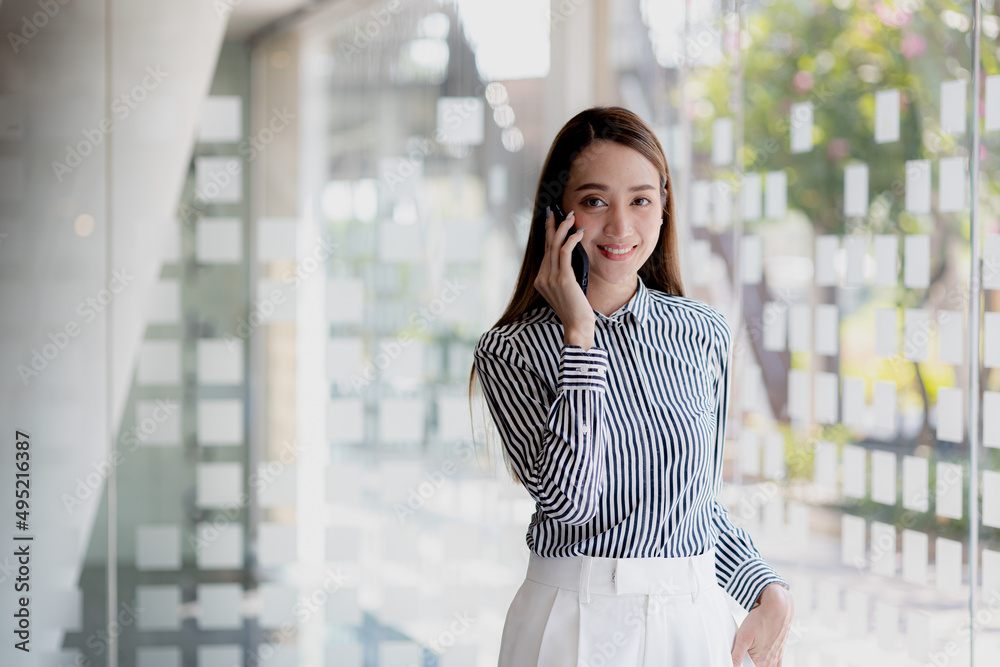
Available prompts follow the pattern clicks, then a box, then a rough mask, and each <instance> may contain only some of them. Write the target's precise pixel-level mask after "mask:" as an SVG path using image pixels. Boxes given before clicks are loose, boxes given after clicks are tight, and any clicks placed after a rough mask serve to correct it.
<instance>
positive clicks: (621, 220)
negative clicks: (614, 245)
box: [604, 206, 632, 239]
mask: <svg viewBox="0 0 1000 667" xmlns="http://www.w3.org/2000/svg"><path fill="white" fill-rule="evenodd" d="M609 213H610V215H609V216H608V217H607V223H606V224H605V226H604V233H605V234H606V235H607V236H610V237H612V238H621V239H624V238H627V237H628V235H629V234H630V233H631V231H632V227H631V223H630V222H629V219H628V209H627V208H624V207H622V206H612V207H611V209H610V211H609Z"/></svg>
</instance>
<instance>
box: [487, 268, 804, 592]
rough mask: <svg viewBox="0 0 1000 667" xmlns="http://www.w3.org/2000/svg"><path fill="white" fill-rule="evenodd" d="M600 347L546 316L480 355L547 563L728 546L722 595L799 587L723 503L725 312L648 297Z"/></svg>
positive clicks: (603, 332)
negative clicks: (578, 341)
mask: <svg viewBox="0 0 1000 667" xmlns="http://www.w3.org/2000/svg"><path fill="white" fill-rule="evenodd" d="M594 313H595V316H596V323H595V328H594V346H593V347H592V348H590V349H589V350H584V349H583V348H582V347H580V346H578V345H566V344H565V343H564V332H563V326H562V322H561V321H560V320H559V317H558V316H557V315H556V313H555V311H554V310H552V308H550V307H549V306H547V305H543V306H541V307H538V308H535V309H533V310H531V311H528V312H527V313H525V314H524V315H523V316H522V317H521V318H520V319H519V320H518V321H517V322H514V323H511V324H508V325H505V326H502V327H497V328H494V329H491V330H489V331H487V332H486V333H485V334H483V336H482V337H481V338H480V339H479V343H478V344H477V345H476V349H475V366H476V371H477V373H478V374H479V378H480V382H481V384H482V387H483V396H484V398H485V399H486V403H487V405H488V407H489V410H490V413H491V414H492V416H493V420H494V421H495V422H496V425H497V430H498V431H499V433H500V436H501V440H502V441H503V445H504V448H505V449H506V451H507V454H508V457H509V459H510V461H511V466H512V467H513V469H514V471H515V472H516V473H517V475H518V477H519V478H520V479H521V480H522V482H523V483H524V485H525V488H526V489H527V491H528V493H529V494H530V495H531V497H532V499H533V500H534V501H535V512H534V514H533V515H532V517H531V523H530V525H529V526H528V532H527V534H526V539H527V544H528V548H529V549H530V550H531V551H532V552H534V553H536V554H538V555H539V556H548V557H551V556H575V555H590V556H602V557H617V558H623V557H654V556H659V557H677V556H693V555H696V554H700V553H704V552H705V551H706V550H707V549H709V548H711V547H712V546H716V577H717V579H718V582H719V585H720V586H721V587H722V588H724V589H725V590H726V592H728V593H729V594H730V595H732V596H733V598H734V599H735V600H736V601H737V602H738V603H739V604H740V605H741V606H743V608H745V609H748V610H749V609H750V608H751V607H752V606H753V604H754V601H755V600H756V599H757V596H758V595H759V594H760V592H761V591H762V590H763V589H764V587H765V586H766V585H767V584H769V583H772V582H779V583H781V584H782V585H784V586H785V587H788V584H787V582H785V580H784V579H783V578H781V577H780V576H779V575H778V574H777V573H776V572H775V571H774V570H773V569H772V568H771V567H770V566H769V565H768V564H767V563H766V562H765V561H764V560H763V559H762V558H761V556H760V552H759V551H758V550H757V548H756V547H755V546H754V544H753V541H752V540H751V538H750V535H749V534H748V533H747V532H746V530H744V529H742V528H737V527H736V526H735V525H734V524H733V523H732V520H731V519H730V516H729V512H728V511H727V510H726V508H725V507H724V506H723V505H722V503H720V502H719V501H718V500H717V496H718V492H719V490H720V489H721V488H722V450H723V443H724V442H725V427H726V420H725V417H726V414H727V413H726V410H727V407H728V402H729V384H730V375H731V372H730V360H731V357H732V330H731V329H730V326H729V324H728V322H727V321H726V319H725V317H723V315H722V314H721V313H720V312H718V311H717V310H716V309H714V308H713V307H711V306H709V305H707V304H704V303H702V302H700V301H696V300H694V299H690V298H687V297H682V296H676V295H670V294H666V293H664V292H661V291H658V290H649V289H647V288H646V286H645V285H644V284H643V282H642V278H641V277H640V278H639V279H638V289H637V290H636V292H635V294H634V295H633V296H632V298H631V300H629V302H628V303H627V304H625V305H624V306H622V307H621V308H620V309H619V310H618V311H616V312H615V313H613V314H612V315H611V316H610V317H609V316H605V315H603V314H602V313H599V312H597V311H596V310H595V311H594Z"/></svg>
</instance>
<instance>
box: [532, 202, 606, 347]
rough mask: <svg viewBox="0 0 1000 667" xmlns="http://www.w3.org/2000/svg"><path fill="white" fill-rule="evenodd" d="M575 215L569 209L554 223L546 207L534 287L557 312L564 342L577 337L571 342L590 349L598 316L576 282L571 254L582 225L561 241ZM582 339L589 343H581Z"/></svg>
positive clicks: (571, 224)
mask: <svg viewBox="0 0 1000 667" xmlns="http://www.w3.org/2000/svg"><path fill="white" fill-rule="evenodd" d="M575 218H576V216H575V214H574V212H573V211H570V212H569V213H568V214H567V215H566V219H565V220H563V221H562V223H560V224H559V226H558V227H556V224H555V217H554V216H553V215H552V213H551V211H549V210H548V207H546V216H545V255H544V256H543V257H542V265H541V267H539V269H538V276H537V277H536V278H535V289H537V290H538V292H539V293H540V294H541V295H542V296H544V297H545V300H546V301H548V303H549V305H550V306H552V309H553V310H554V311H556V315H558V316H559V320H560V321H561V322H562V323H563V333H564V335H565V337H566V342H567V343H569V342H570V340H571V339H572V340H579V341H580V342H579V343H574V344H577V345H580V346H581V347H584V348H587V349H589V348H590V347H593V338H594V327H595V323H596V321H597V318H596V316H595V315H594V308H593V306H591V305H590V301H588V300H587V295H586V294H584V293H583V288H581V287H580V283H578V282H576V275H575V274H574V273H573V254H572V253H573V247H574V246H575V245H576V244H577V243H579V242H580V241H581V239H583V229H582V228H581V229H579V230H577V233H575V234H571V235H570V238H569V240H568V241H566V242H565V243H563V241H564V239H566V235H567V233H568V232H569V230H570V229H572V227H573V221H574V220H575ZM584 342H589V343H590V344H589V345H584V344H583V343H584Z"/></svg>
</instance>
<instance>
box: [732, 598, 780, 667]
mask: <svg viewBox="0 0 1000 667" xmlns="http://www.w3.org/2000/svg"><path fill="white" fill-rule="evenodd" d="M794 614H795V605H794V603H793V602H792V594H791V593H790V592H789V591H788V589H786V588H785V587H784V586H782V585H781V584H779V583H777V582H772V583H770V584H768V585H767V586H765V587H764V590H763V591H762V592H761V594H760V604H759V605H757V606H756V607H755V608H753V609H751V610H750V611H749V612H748V613H747V615H746V618H744V619H743V623H741V624H740V627H739V629H738V630H737V631H736V637H735V638H734V639H733V654H732V659H733V667H740V666H741V665H742V664H743V656H744V655H746V654H747V652H749V653H750V659H751V660H753V664H754V665H756V667H781V657H782V655H784V653H785V640H786V639H787V638H788V631H789V630H790V629H791V627H792V616H794Z"/></svg>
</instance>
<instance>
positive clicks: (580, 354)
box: [556, 345, 610, 391]
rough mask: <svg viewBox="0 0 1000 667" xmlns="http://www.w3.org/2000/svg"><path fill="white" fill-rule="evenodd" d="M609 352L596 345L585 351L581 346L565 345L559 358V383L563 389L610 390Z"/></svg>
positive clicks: (558, 388) (559, 388)
mask: <svg viewBox="0 0 1000 667" xmlns="http://www.w3.org/2000/svg"><path fill="white" fill-rule="evenodd" d="M608 359H609V356H608V351H607V350H605V349H604V348H600V347H597V346H596V345H595V346H594V347H592V348H590V349H589V350H584V349H583V348H582V347H580V346H579V345H563V348H562V353H561V354H560V356H559V381H558V385H557V387H556V390H557V391H560V390H562V389H580V388H593V389H604V390H605V391H607V389H608V368H609V367H610V365H609V363H608Z"/></svg>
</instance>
